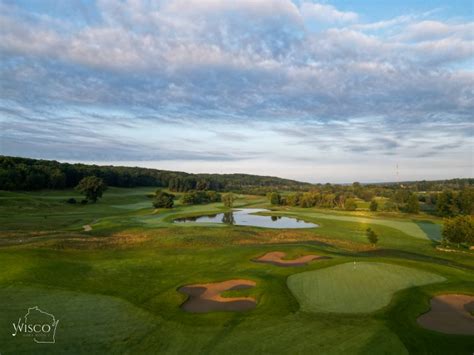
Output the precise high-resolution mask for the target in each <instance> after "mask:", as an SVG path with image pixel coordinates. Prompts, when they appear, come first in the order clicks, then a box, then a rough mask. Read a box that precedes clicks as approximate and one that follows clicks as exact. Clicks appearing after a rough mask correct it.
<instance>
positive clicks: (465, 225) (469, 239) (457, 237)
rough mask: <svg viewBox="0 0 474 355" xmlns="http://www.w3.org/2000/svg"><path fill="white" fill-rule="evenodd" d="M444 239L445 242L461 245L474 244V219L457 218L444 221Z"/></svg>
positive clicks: (469, 217) (470, 217)
mask: <svg viewBox="0 0 474 355" xmlns="http://www.w3.org/2000/svg"><path fill="white" fill-rule="evenodd" d="M443 238H444V240H445V241H448V242H451V243H456V244H461V243H467V244H470V245H472V244H474V218H473V217H472V216H457V217H453V218H448V219H446V220H445V221H444V227H443Z"/></svg>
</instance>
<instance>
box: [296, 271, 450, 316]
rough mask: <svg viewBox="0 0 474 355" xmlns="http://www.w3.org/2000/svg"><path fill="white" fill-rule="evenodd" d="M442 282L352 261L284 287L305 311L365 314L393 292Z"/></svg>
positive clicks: (434, 277) (386, 301)
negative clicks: (288, 289) (287, 288)
mask: <svg viewBox="0 0 474 355" xmlns="http://www.w3.org/2000/svg"><path fill="white" fill-rule="evenodd" d="M445 280H446V279H445V278H444V277H442V276H439V275H436V274H433V273H428V272H426V271H421V270H417V269H413V268H408V267H404V266H399V265H393V264H385V263H370V262H354V263H346V264H340V265H337V266H332V267H328V268H325V269H321V270H316V271H310V272H304V273H300V274H295V275H292V276H290V277H289V278H288V287H289V288H290V290H291V291H292V292H293V294H294V295H295V297H296V298H297V299H298V301H299V303H300V306H301V310H302V311H305V312H334V313H367V312H373V311H376V310H378V309H380V308H382V307H384V306H386V305H388V304H389V303H390V300H391V299H392V296H393V294H394V293H395V292H397V291H400V290H402V289H405V288H409V287H414V286H422V285H427V284H431V283H436V282H442V281H445Z"/></svg>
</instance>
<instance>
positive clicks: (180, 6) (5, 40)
mask: <svg viewBox="0 0 474 355" xmlns="http://www.w3.org/2000/svg"><path fill="white" fill-rule="evenodd" d="M473 6H474V5H473V3H472V1H470V0H467V1H464V0H463V1H461V0H450V1H441V0H431V1H419V0H418V1H413V0H398V1H378V0H365V1H356V0H352V1H342V0H337V1H319V2H316V1H309V0H301V1H290V0H239V1H232V0H228V1H223V0H222V1H221V0H168V1H164V0H163V1H161V0H157V1H153V0H125V1H120V0H113V1H112V0H97V1H94V0H76V1H73V0H69V1H64V0H15V1H13V0H0V28H1V31H0V125H1V131H0V154H2V155H13V156H23V157H31V158H42V159H55V160H59V161H69V162H86V163H96V164H114V165H127V166H143V167H151V168H159V169H167V170H179V171H187V172H209V173H235V172H238V173H250V174H258V175H273V176H280V177H286V178H292V179H297V180H302V181H309V182H321V183H325V182H333V183H347V182H352V181H361V182H382V181H396V180H398V179H399V180H422V179H427V180H429V179H443V178H455V177H473V176H474V168H473V151H474V149H473V148H474V146H473V134H474V130H473V123H474V119H473V118H474V117H473V116H474V8H473ZM397 165H398V175H397V168H396V167H397Z"/></svg>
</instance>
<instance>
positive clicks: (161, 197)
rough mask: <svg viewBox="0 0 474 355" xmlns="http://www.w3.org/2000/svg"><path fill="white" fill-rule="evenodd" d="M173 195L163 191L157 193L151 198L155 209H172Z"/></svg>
mask: <svg viewBox="0 0 474 355" xmlns="http://www.w3.org/2000/svg"><path fill="white" fill-rule="evenodd" d="M174 198H175V195H173V194H169V193H167V192H163V191H157V192H156V196H155V197H154V198H153V202H152V203H153V207H155V208H173V205H174Z"/></svg>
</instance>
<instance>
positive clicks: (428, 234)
mask: <svg viewBox="0 0 474 355" xmlns="http://www.w3.org/2000/svg"><path fill="white" fill-rule="evenodd" d="M285 214H288V215H291V214H293V215H298V216H307V217H310V218H313V219H322V220H325V219H332V220H337V221H345V222H355V223H359V224H367V225H368V224H376V225H381V226H386V227H390V228H394V229H398V230H399V231H401V232H403V233H405V234H407V235H409V236H412V237H415V238H419V239H428V240H430V239H431V240H441V228H440V226H439V225H438V224H435V223H432V222H418V221H417V222H416V223H415V222H412V221H400V220H393V219H392V220H391V219H386V218H366V217H356V216H344V215H338V214H332V213H330V211H329V213H321V212H313V211H310V212H309V211H304V210H303V211H301V210H299V211H298V212H285Z"/></svg>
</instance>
